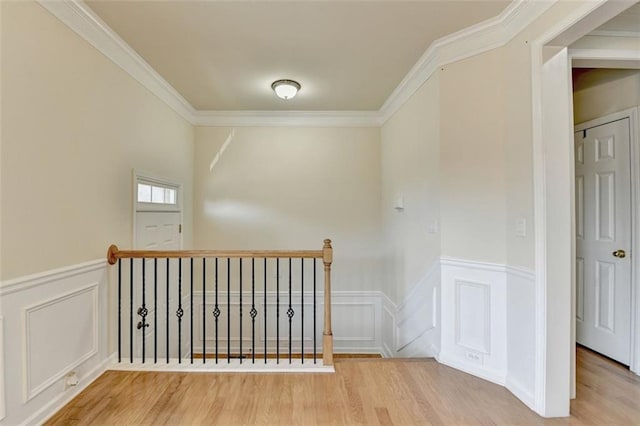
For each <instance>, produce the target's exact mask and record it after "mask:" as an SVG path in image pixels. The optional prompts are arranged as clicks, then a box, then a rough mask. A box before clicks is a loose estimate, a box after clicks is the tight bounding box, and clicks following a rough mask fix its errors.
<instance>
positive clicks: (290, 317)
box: [287, 258, 294, 364]
mask: <svg viewBox="0 0 640 426" xmlns="http://www.w3.org/2000/svg"><path fill="white" fill-rule="evenodd" d="M293 315H294V312H293V308H292V307H291V258H289V309H287V316H288V317H289V364H291V320H292V319H293Z"/></svg>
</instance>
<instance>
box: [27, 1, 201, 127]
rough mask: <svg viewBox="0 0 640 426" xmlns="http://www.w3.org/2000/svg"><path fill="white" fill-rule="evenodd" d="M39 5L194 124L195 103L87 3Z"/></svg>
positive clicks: (65, 2) (49, 2)
mask: <svg viewBox="0 0 640 426" xmlns="http://www.w3.org/2000/svg"><path fill="white" fill-rule="evenodd" d="M39 3H40V5H41V6H42V7H44V8H45V9H47V10H48V11H49V12H50V13H51V14H52V15H54V16H55V17H56V18H58V19H60V20H61V21H62V22H63V23H64V24H66V25H67V26H68V27H69V28H71V29H72V30H73V31H75V32H76V33H77V34H78V35H79V36H80V37H82V38H83V39H85V40H86V41H87V42H88V43H89V44H91V45H92V46H93V47H95V48H96V49H98V51H100V52H102V54H104V55H105V56H106V57H107V58H109V59H111V60H112V61H113V62H114V63H115V64H116V65H118V66H120V67H121V68H122V69H123V70H124V71H126V72H127V73H128V74H129V75H131V76H132V77H133V78H134V79H136V80H137V81H138V82H139V83H140V84H142V85H143V86H144V87H146V88H147V89H148V90H149V91H151V93H153V94H154V95H156V96H157V97H158V98H160V99H161V100H162V101H163V102H165V103H166V104H167V105H168V106H169V107H171V108H172V109H173V110H174V111H175V112H177V113H178V114H179V115H180V116H182V117H183V118H184V119H185V120H187V121H189V122H192V117H193V114H194V113H195V109H194V108H193V107H192V106H191V104H190V103H189V102H188V101H187V100H186V99H185V98H184V97H182V95H181V94H180V93H178V91H177V90H176V89H174V88H173V86H171V85H170V84H169V83H168V82H167V81H166V80H165V79H164V78H162V76H161V75H160V74H158V72H157V71H156V70H154V69H153V67H151V65H149V64H148V63H147V61H145V60H144V59H143V58H142V57H141V56H140V55H138V53H137V52H136V51H135V50H134V49H133V48H132V47H131V46H129V45H128V44H127V42H125V41H124V40H123V39H122V38H120V36H119V35H118V34H117V33H116V32H115V31H113V30H112V29H111V27H109V26H108V25H107V24H106V23H105V22H104V21H103V20H102V19H101V18H100V17H99V16H98V15H97V14H96V13H95V12H94V11H93V10H91V8H90V7H89V6H87V5H86V4H85V3H84V2H83V1H81V0H63V1H46V0H39Z"/></svg>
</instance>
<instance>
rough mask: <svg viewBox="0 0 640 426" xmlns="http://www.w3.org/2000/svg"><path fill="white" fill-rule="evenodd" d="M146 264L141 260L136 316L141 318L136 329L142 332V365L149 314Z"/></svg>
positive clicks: (144, 356) (144, 355)
mask: <svg viewBox="0 0 640 426" xmlns="http://www.w3.org/2000/svg"><path fill="white" fill-rule="evenodd" d="M146 264H147V261H146V260H145V259H142V306H141V307H140V308H139V309H138V315H140V317H141V318H142V321H140V324H138V328H139V329H140V330H141V331H142V363H143V364H144V363H145V361H146V360H145V358H146V342H145V340H146V339H145V336H144V333H145V330H144V329H145V328H147V327H148V325H149V324H147V314H148V313H149V312H148V311H147V305H146V302H147V301H146V296H147V295H146V287H147V277H146V275H147V269H146Z"/></svg>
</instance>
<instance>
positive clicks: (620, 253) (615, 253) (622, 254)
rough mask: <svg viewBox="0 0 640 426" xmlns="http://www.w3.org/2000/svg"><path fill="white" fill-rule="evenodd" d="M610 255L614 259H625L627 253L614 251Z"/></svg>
mask: <svg viewBox="0 0 640 426" xmlns="http://www.w3.org/2000/svg"><path fill="white" fill-rule="evenodd" d="M612 254H613V255H614V256H615V257H619V258H620V259H624V258H625V257H627V253H626V252H625V251H624V250H622V249H619V250H616V251H614V252H613V253H612Z"/></svg>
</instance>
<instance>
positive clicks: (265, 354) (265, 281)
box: [263, 257, 268, 364]
mask: <svg viewBox="0 0 640 426" xmlns="http://www.w3.org/2000/svg"><path fill="white" fill-rule="evenodd" d="M263 296H264V363H265V364H266V363H267V340H268V339H267V258H266V257H265V258H264V295H263Z"/></svg>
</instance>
